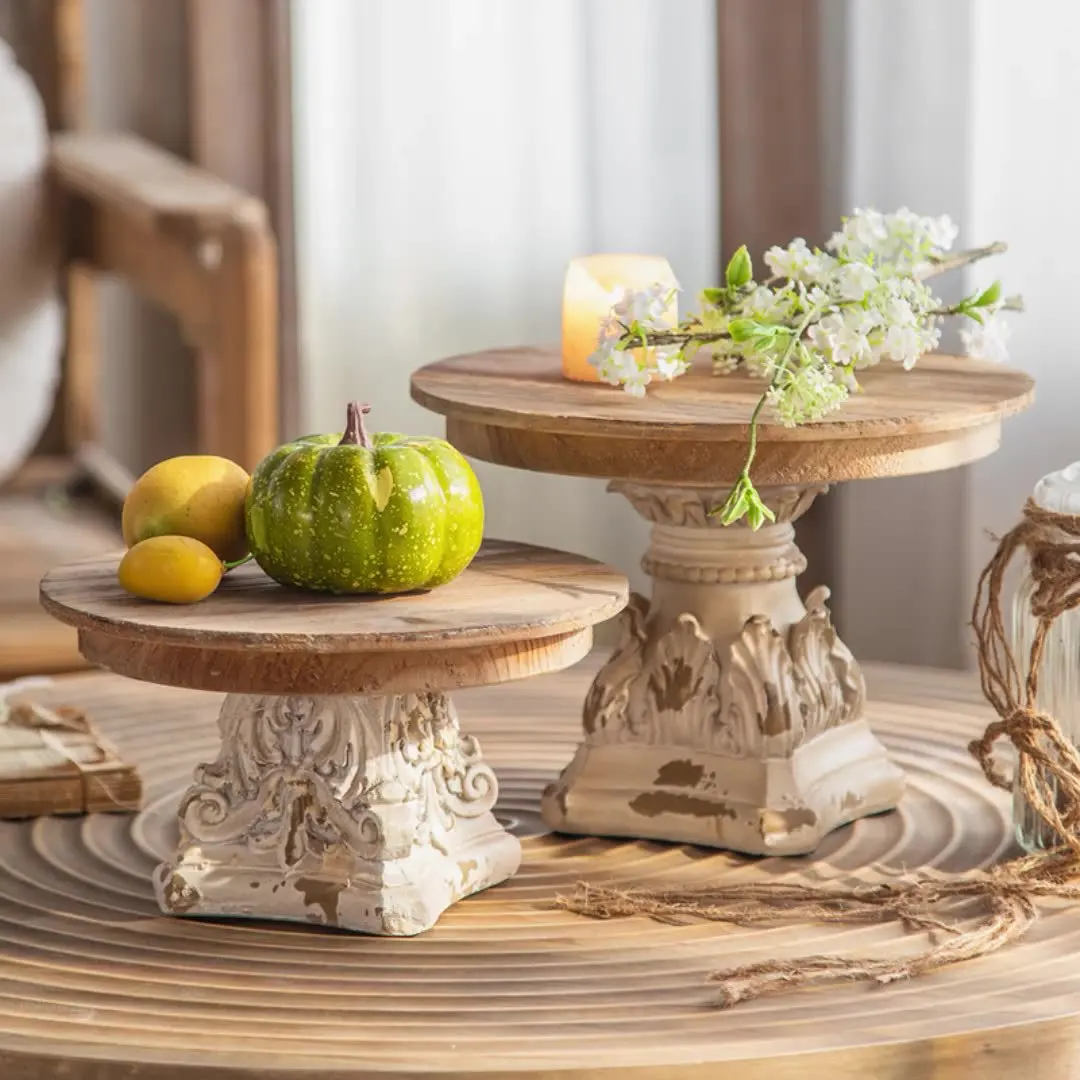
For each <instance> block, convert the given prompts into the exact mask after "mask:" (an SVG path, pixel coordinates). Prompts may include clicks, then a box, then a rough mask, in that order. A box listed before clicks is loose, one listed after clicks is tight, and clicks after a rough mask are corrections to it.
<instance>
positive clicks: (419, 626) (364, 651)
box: [41, 541, 627, 694]
mask: <svg viewBox="0 0 1080 1080" xmlns="http://www.w3.org/2000/svg"><path fill="white" fill-rule="evenodd" d="M117 562H118V557H117V556H116V555H112V556H108V557H105V558H98V559H91V560H88V561H85V562H80V563H75V564H72V565H69V566H63V567H59V568H57V569H55V570H52V571H50V572H49V573H48V574H46V575H45V578H44V580H43V581H42V583H41V602H42V605H43V606H44V608H45V609H46V611H48V612H49V613H50V614H52V615H54V616H55V617H56V618H57V619H59V620H61V621H63V622H66V623H68V624H69V625H72V626H75V627H76V628H77V629H78V630H79V635H80V647H81V649H82V651H83V653H84V655H86V656H87V657H88V658H89V659H92V660H93V661H94V662H96V663H100V664H102V665H103V666H106V667H108V668H110V670H113V671H116V672H119V673H121V674H125V675H130V676H131V677H133V678H138V679H146V680H149V681H151V682H160V683H165V684H168V685H174V686H176V685H179V686H192V687H195V688H198V689H210V690H230V691H236V692H251V693H279V692H280V693H289V692H296V693H303V692H309V693H323V694H332V693H389V692H395V691H396V690H398V689H406V690H409V689H449V688H452V687H455V686H469V685H477V684H483V683H485V682H501V681H503V680H505V679H509V678H521V677H522V676H525V675H532V674H537V673H539V672H541V671H551V670H554V669H555V668H556V667H561V666H565V665H566V664H567V663H570V662H573V661H576V660H578V659H580V658H581V656H582V655H583V654H584V653H585V652H587V651H588V649H589V646H590V644H591V628H592V626H593V625H594V624H595V623H598V622H602V621H604V620H605V619H609V618H611V617H612V616H613V615H615V614H617V613H618V612H619V611H620V610H622V608H623V607H624V605H625V604H626V601H627V583H626V579H625V578H624V577H623V576H622V575H621V574H619V573H616V572H615V571H614V570H611V569H610V568H608V567H606V566H603V565H602V564H600V563H597V562H594V561H592V560H591V559H585V558H581V557H580V556H577V555H565V554H562V553H561V552H555V551H549V550H546V549H543V548H537V547H531V546H529V545H527V544H511V543H503V542H501V541H487V542H486V543H485V544H484V545H483V547H482V548H481V550H480V553H479V554H478V555H477V557H476V559H475V560H474V561H473V563H472V565H471V566H470V567H469V568H468V569H467V570H466V571H465V573H464V574H462V575H461V577H459V578H457V579H456V580H455V581H452V582H450V583H449V584H448V585H444V586H442V587H440V588H438V589H435V590H433V591H431V592H428V593H414V594H409V595H405V596H395V597H332V596H326V595H322V594H318V593H308V592H303V591H300V590H296V589H287V588H283V587H282V586H280V585H278V584H276V583H275V582H274V581H272V580H271V579H270V578H268V577H267V576H266V575H265V574H264V573H263V572H262V571H261V570H260V569H259V568H258V567H257V566H256V565H255V564H254V563H249V564H248V565H246V566H244V567H241V568H240V569H238V570H236V571H234V572H232V573H230V574H229V575H228V577H227V578H226V580H225V582H224V583H223V584H222V585H221V587H220V588H219V590H218V591H217V592H216V593H215V594H214V595H213V596H211V597H210V598H209V599H207V600H205V601H203V602H202V603H200V604H192V605H190V606H187V605H185V606H175V605H166V604H153V603H149V602H146V601H142V600H138V599H136V598H134V597H131V596H129V595H127V594H126V593H124V592H123V590H122V589H121V588H120V587H119V585H117V583H116V566H117Z"/></svg>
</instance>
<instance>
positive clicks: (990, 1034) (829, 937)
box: [0, 660, 1080, 1080]
mask: <svg viewBox="0 0 1080 1080" xmlns="http://www.w3.org/2000/svg"><path fill="white" fill-rule="evenodd" d="M595 670H596V668H595V664H594V663H593V662H592V660H590V661H588V662H586V663H583V664H581V665H580V666H579V667H578V668H576V669H574V670H572V671H569V672H566V673H563V674H559V675H550V676H544V677H543V678H541V679H536V680H532V681H529V682H524V683H519V684H515V685H512V686H506V687H500V688H497V689H485V690H477V691H469V692H466V693H462V694H459V695H457V701H458V707H459V712H460V715H461V722H462V726H463V728H464V729H465V730H466V731H468V732H470V733H472V734H474V735H476V736H477V737H479V738H480V739H481V740H482V741H483V744H484V747H485V754H486V757H487V760H488V761H489V762H490V763H491V764H492V765H493V766H494V768H495V770H496V772H497V774H498V776H499V782H500V788H501V795H500V800H499V804H498V806H497V810H496V813H497V815H498V816H499V818H500V819H501V820H502V821H503V822H504V823H505V824H507V825H508V826H509V827H510V828H511V829H512V830H513V831H514V832H515V833H516V834H517V835H518V836H519V837H521V838H522V842H523V848H524V861H523V865H522V868H521V870H520V871H519V873H518V874H517V875H516V876H515V877H514V878H513V879H512V880H511V881H510V882H508V883H506V884H505V885H502V886H499V887H498V888H495V889H492V890H490V891H489V892H486V893H483V894H480V895H477V896H475V897H471V898H469V899H468V900H465V901H463V902H462V903H460V904H458V905H457V906H456V907H454V908H453V909H452V910H450V911H449V912H447V913H446V914H445V915H444V916H443V918H442V920H441V921H440V923H439V925H438V926H437V927H435V929H434V930H432V931H431V932H430V933H429V934H426V935H424V936H423V937H421V938H415V939H412V940H406V941H402V940H393V939H387V938H370V937H352V936H343V935H341V934H335V933H333V932H330V931H322V930H318V929H300V928H295V927H270V926H267V925H259V924H227V923H222V922H187V921H181V920H176V919H169V918H164V917H161V916H160V915H159V914H158V911H157V906H156V903H155V901H154V897H153V893H152V889H151V884H150V875H151V872H152V870H153V867H154V865H155V864H156V863H157V862H158V861H159V860H160V859H162V858H163V857H166V856H167V855H168V853H169V852H170V851H171V850H172V848H173V845H174V844H175V841H176V831H175V829H176V827H175V812H174V808H175V806H176V801H177V798H178V795H179V793H180V792H181V791H182V790H183V789H184V787H185V786H186V785H187V784H188V782H189V779H190V775H191V769H192V766H193V765H194V764H195V762H196V761H198V760H205V759H208V758H209V757H211V756H212V755H213V752H214V750H215V748H216V746H217V732H216V730H215V727H214V721H215V718H216V716H217V710H218V707H219V699H218V698H216V697H215V696H212V695H208V694H199V693H193V692H190V691H182V690H169V689H164V688H155V687H148V686H142V685H139V684H136V683H130V682H127V681H124V680H120V679H117V678H114V677H110V676H102V675H89V676H76V677H72V678H69V679H65V680H63V681H61V682H59V683H58V684H57V685H56V686H55V687H54V688H52V689H50V690H49V691H47V692H46V696H47V699H48V700H49V701H51V702H54V703H72V704H76V705H79V706H81V707H84V708H86V709H88V710H89V711H90V713H91V715H92V716H93V717H94V719H95V720H96V722H97V723H98V724H99V725H100V726H101V727H102V729H103V730H104V731H105V733H106V734H107V735H108V736H109V737H110V738H112V739H113V741H114V742H116V743H117V744H118V746H119V747H120V749H121V750H122V751H123V753H124V754H125V756H127V757H128V758H129V759H130V760H133V761H135V762H136V763H137V764H138V765H139V766H140V768H141V769H142V771H143V773H144V776H145V779H146V782H147V794H148V801H147V809H146V810H145V811H144V812H143V813H142V814H141V815H139V816H138V817H121V816H117V815H108V816H104V815H102V816H97V817H93V818H90V819H88V820H86V821H85V822H80V821H75V820H63V819H54V820H46V821H40V822H37V823H35V824H33V825H31V824H14V823H7V824H2V825H0V943H2V944H0V986H2V987H3V993H2V994H0V1074H2V1075H3V1076H4V1080H58V1078H59V1077H61V1076H62V1077H64V1080H189V1078H190V1080H196V1078H197V1080H205V1078H207V1077H210V1076H213V1077H214V1080H232V1078H234V1077H235V1078H236V1080H241V1078H244V1080H246V1078H249V1077H252V1076H258V1077H259V1078H260V1080H286V1078H288V1080H296V1078H297V1077H312V1078H315V1077H318V1078H320V1080H347V1078H356V1080H360V1077H363V1078H365V1080H370V1078H382V1080H390V1078H395V1080H400V1078H403V1077H429V1078H430V1077H433V1076H438V1077H443V1078H445V1080H449V1078H461V1080H464V1078H469V1080H476V1078H477V1077H484V1078H485V1080H491V1078H495V1077H498V1078H501V1080H509V1078H512V1077H513V1078H525V1077H533V1078H536V1080H541V1078H543V1080H571V1078H578V1080H615V1078H623V1077H625V1078H627V1080H657V1078H661V1080H806V1078H807V1077H812V1078H818V1077H821V1078H829V1080H871V1078H872V1080H907V1078H915V1077H928V1076H933V1077H934V1078H935V1080H971V1078H973V1077H978V1078H979V1080H1013V1078H1015V1077H1016V1076H1031V1077H1038V1078H1039V1080H1072V1078H1073V1077H1075V1075H1076V1060H1077V1056H1076V1055H1077V1052H1078V1051H1080V969H1078V967H1077V964H1076V959H1075V952H1076V949H1077V947H1078V945H1080V916H1078V915H1077V914H1076V913H1075V912H1070V911H1066V910H1062V911H1053V912H1048V913H1047V914H1046V916H1045V917H1044V918H1043V920H1042V921H1041V922H1040V925H1039V927H1038V929H1037V930H1036V932H1035V933H1033V934H1032V935H1030V936H1029V937H1028V938H1026V939H1025V940H1024V941H1022V942H1021V943H1019V944H1018V945H1016V946H1014V947H1012V948H1010V949H1008V950H1006V951H1005V952H1003V953H1000V954H998V955H996V956H993V957H990V958H987V959H985V960H980V961H977V962H974V963H972V964H967V965H959V966H957V967H955V968H952V969H950V970H948V971H946V972H943V973H940V974H938V975H934V976H929V977H926V978H924V979H920V980H916V981H914V982H911V983H905V984H898V985H896V986H892V987H888V988H867V987H865V986H861V985H859V986H850V987H840V988H836V989H828V990H818V991H809V992H805V993H800V994H796V995H792V996H790V997H787V998H783V999H778V998H776V999H768V998H767V999H763V1000H761V1001H757V1002H752V1003H749V1004H746V1005H743V1006H740V1007H739V1008H737V1009H735V1010H732V1011H730V1012H716V1011H714V1010H712V1009H710V1008H709V1007H708V1006H709V1002H710V989H709V986H708V984H707V983H706V982H705V977H706V975H707V974H708V972H710V971H712V970H714V969H716V968H718V967H724V966H727V965H730V964H732V963H738V962H743V961H750V960H753V959H754V958H764V957H767V956H776V955H785V954H790V955H797V954H799V953H802V952H805V951H806V950H807V949H808V948H809V949H813V950H815V951H820V952H827V951H834V950H838V949H839V950H844V951H857V952H871V953H873V952H879V953H880V952H889V951H892V950H895V949H900V948H904V947H906V945H905V937H904V935H903V934H902V933H901V932H900V931H899V930H898V929H897V928H896V927H889V926H874V925H867V926H861V927H857V928H852V927H843V926H832V927H828V926H814V927H805V926H800V927H794V928H776V929H769V930H763V929H760V928H759V929H755V930H742V929H738V928H724V927H719V926H701V925H686V926H664V925H659V924H656V923H652V922H649V921H646V920H644V919H629V920H615V921H611V922H591V921H587V920H584V919H581V918H579V917H577V916H573V915H570V914H568V913H565V912H560V911H556V910H553V909H552V906H551V902H550V901H551V898H552V896H553V895H554V894H556V893H557V892H559V891H560V890H569V889H571V888H573V886H574V884H575V882H577V881H579V880H582V879H587V880H595V881H600V882H605V883H607V884H626V885H634V884H646V885H659V884H662V883H667V882H677V883H679V884H682V885H691V884H694V883H703V884H704V883H714V884H715V883H717V882H722V881H738V880H747V879H752V878H758V879H762V880H770V879H773V878H775V877H778V876H780V875H785V876H786V875H792V876H795V877H798V878H805V879H807V880H821V879H823V878H826V879H827V878H830V877H836V876H838V875H844V874H849V873H854V874H857V875H860V876H862V875H865V873H866V869H865V868H866V867H868V866H869V865H870V864H872V863H880V864H881V865H883V866H884V867H886V868H889V869H892V870H893V871H897V872H899V871H903V870H906V869H909V868H914V867H923V866H933V867H936V868H938V869H940V870H942V871H959V870H965V869H969V868H972V867H976V866H983V865H987V864H989V863H991V862H993V861H994V860H996V859H998V858H1000V857H1001V856H1002V855H1003V854H1004V853H1006V852H1008V851H1009V850H1010V849H1011V845H1012V831H1011V827H1010V824H1009V810H1008V805H1007V799H1006V798H1005V797H1004V796H1003V795H1002V794H1001V793H1000V792H996V791H995V790H994V789H992V788H990V787H989V786H988V785H987V784H986V783H985V781H984V780H983V778H982V777H981V775H980V774H979V773H978V771H977V769H976V767H975V765H974V764H973V762H972V761H971V759H970V758H969V756H968V754H967V752H966V750H965V749H964V746H965V744H966V742H967V741H968V740H969V739H970V738H971V737H972V736H973V735H974V734H975V733H976V732H977V731H979V730H980V729H981V727H982V725H983V723H984V722H985V720H986V719H987V715H988V711H987V710H986V708H985V707H984V705H983V704H982V703H981V701H980V699H979V697H978V694H977V690H976V688H975V686H974V683H973V682H972V681H970V680H969V679H968V678H966V677H960V676H956V675H946V674H944V673H936V672H922V671H916V670H911V671H900V670H889V671H886V670H881V669H871V671H870V672H869V677H870V685H871V690H872V691H873V697H874V704H873V705H872V707H871V721H872V723H873V725H874V727H875V729H876V730H877V731H878V733H879V734H880V735H881V736H882V738H883V739H884V740H885V742H886V743H887V744H888V746H889V749H890V751H891V752H892V753H893V754H894V755H895V756H896V758H897V760H898V761H899V762H900V763H901V764H902V765H903V766H904V768H905V769H906V770H907V772H908V775H909V777H910V787H909V791H908V793H907V794H906V795H905V797H904V800H903V801H902V803H901V806H900V809H899V810H898V811H897V812H896V813H894V814H888V815H884V816H882V817H878V818H872V819H867V820H863V821H859V822H857V823H856V824H854V825H853V826H849V827H846V828H844V829H843V830H841V831H839V832H837V833H836V834H834V835H832V836H831V837H829V838H828V840H827V841H826V842H825V845H824V846H823V848H822V850H821V853H820V855H819V857H817V858H814V859H800V860H789V859H785V860H771V859H765V860H746V859H741V858H737V857H735V856H731V855H727V854H723V853H719V852H706V851H703V850H700V849H694V848H690V847H680V846H673V845H664V844H659V843H643V842H615V841H604V840H599V839H588V838H581V839H570V838H565V837H558V836H553V835H551V834H549V833H547V832H546V830H545V829H544V827H543V826H542V824H541V823H540V821H539V816H538V812H537V805H538V799H539V795H540V792H541V790H542V789H543V787H544V786H545V785H546V784H547V783H549V782H550V781H551V780H552V779H554V777H555V776H556V774H557V772H558V770H559V769H560V768H561V767H562V765H563V764H565V762H566V761H567V760H568V758H569V756H570V754H571V753H572V751H573V747H574V745H575V744H576V742H577V739H578V737H579V728H578V721H577V717H578V712H579V706H580V702H581V699H582V696H583V695H584V693H585V690H586V687H587V686H588V683H589V680H590V678H591V677H592V675H593V674H594V672H595Z"/></svg>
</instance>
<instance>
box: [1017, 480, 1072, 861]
mask: <svg viewBox="0 0 1080 1080" xmlns="http://www.w3.org/2000/svg"><path fill="white" fill-rule="evenodd" d="M1033 498H1034V500H1035V502H1036V503H1037V504H1038V505H1039V506H1041V507H1043V509H1045V510H1050V511H1054V512H1057V513H1064V514H1080V462H1076V463H1075V464H1073V465H1070V466H1069V467H1068V468H1067V469H1062V470H1061V471H1060V472H1055V473H1050V474H1049V475H1048V476H1044V477H1043V478H1042V479H1041V480H1040V481H1039V482H1038V484H1036V485H1035V491H1034V492H1033ZM1034 590H1035V584H1034V582H1033V581H1032V579H1031V573H1030V568H1029V567H1025V570H1024V576H1023V578H1022V579H1021V581H1020V583H1019V585H1018V587H1017V590H1016V595H1015V597H1014V599H1013V611H1012V626H1011V631H1012V632H1011V634H1010V642H1009V647H1010V649H1011V650H1012V654H1013V657H1014V658H1015V660H1016V666H1017V670H1018V671H1019V673H1020V678H1021V680H1023V679H1024V678H1025V677H1026V673H1027V665H1028V658H1029V656H1030V655H1031V642H1032V639H1033V637H1034V635H1035V620H1034V619H1033V618H1032V615H1031V596H1032V593H1033V592H1034ZM1038 705H1039V708H1040V709H1042V710H1043V711H1044V712H1047V713H1049V714H1050V715H1051V716H1052V717H1054V719H1055V720H1057V722H1058V724H1059V726H1060V727H1061V731H1062V733H1063V734H1064V735H1065V736H1066V738H1069V739H1071V740H1072V741H1073V742H1075V743H1077V744H1078V745H1080V609H1077V610H1073V611H1067V612H1065V614H1064V615H1061V616H1059V617H1058V618H1057V619H1056V620H1055V621H1054V622H1053V623H1052V624H1051V626H1050V630H1049V632H1048V634H1047V638H1046V642H1045V645H1044V647H1043V655H1042V661H1041V663H1040V665H1039V699H1038ZM1013 823H1014V825H1015V827H1016V838H1017V840H1018V841H1019V842H1020V846H1021V847H1023V848H1024V850H1025V851H1028V852H1037V851H1045V850H1046V849H1047V848H1052V847H1054V846H1055V845H1056V844H1057V843H1058V839H1057V834H1056V833H1055V831H1054V830H1053V829H1051V828H1050V826H1049V825H1047V824H1046V822H1045V821H1043V820H1042V818H1041V817H1039V815H1038V814H1037V813H1036V812H1035V811H1034V810H1033V809H1032V808H1031V806H1030V805H1029V803H1028V801H1027V799H1026V798H1025V797H1024V794H1023V792H1021V790H1020V788H1019V785H1017V784H1014V786H1013Z"/></svg>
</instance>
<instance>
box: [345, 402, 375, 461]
mask: <svg viewBox="0 0 1080 1080" xmlns="http://www.w3.org/2000/svg"><path fill="white" fill-rule="evenodd" d="M369 412H371V406H370V405H361V404H360V402H359V401H350V402H349V405H348V410H347V413H346V417H347V419H346V423H345V434H344V435H342V436H341V442H339V443H338V446H363V447H364V448H365V449H367V450H370V449H371V436H369V435H368V433H367V428H365V427H364V415H365V414H366V413H369Z"/></svg>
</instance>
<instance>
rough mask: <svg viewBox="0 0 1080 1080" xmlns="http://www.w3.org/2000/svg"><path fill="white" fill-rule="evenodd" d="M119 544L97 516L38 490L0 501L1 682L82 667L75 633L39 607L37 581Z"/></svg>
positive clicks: (114, 532) (117, 535)
mask: <svg viewBox="0 0 1080 1080" xmlns="http://www.w3.org/2000/svg"><path fill="white" fill-rule="evenodd" d="M118 543H120V530H119V528H115V527H113V526H111V525H110V524H109V523H108V522H107V521H106V520H105V518H104V516H103V515H102V514H101V513H100V512H98V511H96V510H90V509H86V508H80V507H79V506H77V505H72V504H66V503H62V502H57V501H55V500H54V499H52V498H51V497H50V496H48V495H47V494H46V493H45V492H43V491H42V490H40V489H39V490H37V491H20V492H12V493H7V494H4V495H3V496H2V497H0V681H6V680H7V679H12V678H16V677H18V676H20V675H29V674H43V673H52V672H58V671H71V670H75V669H78V668H82V667H84V666H85V661H84V660H83V658H82V657H81V656H80V655H79V651H78V645H77V639H76V634H75V632H74V631H73V630H72V629H71V628H70V627H67V626H63V625H61V624H60V623H58V622H57V621H56V620H55V619H52V618H50V617H49V616H48V615H46V614H45V612H43V611H42V610H41V606H40V604H39V603H38V595H37V594H38V582H39V581H40V579H41V576H42V575H43V574H44V573H45V572H46V571H47V570H49V569H50V567H52V566H55V565H56V564H57V563H62V562H69V561H71V560H73V559H84V558H87V557H91V556H95V555H99V554H101V553H102V552H106V551H109V550H111V549H113V548H115V547H116V545H117V544H118Z"/></svg>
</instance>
